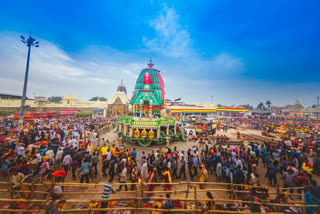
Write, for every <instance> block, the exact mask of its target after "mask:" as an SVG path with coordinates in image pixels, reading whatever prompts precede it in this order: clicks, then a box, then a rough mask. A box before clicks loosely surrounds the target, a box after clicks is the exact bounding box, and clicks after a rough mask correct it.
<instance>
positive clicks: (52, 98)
mask: <svg viewBox="0 0 320 214" xmlns="http://www.w3.org/2000/svg"><path fill="white" fill-rule="evenodd" d="M48 100H49V101H50V102H54V103H59V102H60V101H61V100H62V97H55V96H52V97H49V98H48Z"/></svg>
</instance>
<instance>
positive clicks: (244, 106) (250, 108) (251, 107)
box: [238, 104, 253, 110]
mask: <svg viewBox="0 0 320 214" xmlns="http://www.w3.org/2000/svg"><path fill="white" fill-rule="evenodd" d="M238 107H241V108H247V109H249V110H252V109H253V106H251V105H250V104H245V105H238Z"/></svg>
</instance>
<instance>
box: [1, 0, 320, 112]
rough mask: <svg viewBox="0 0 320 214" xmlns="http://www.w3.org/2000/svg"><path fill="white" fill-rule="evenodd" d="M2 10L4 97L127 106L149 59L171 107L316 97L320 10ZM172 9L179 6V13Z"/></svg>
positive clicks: (133, 6) (51, 6) (277, 6)
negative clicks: (26, 40)
mask: <svg viewBox="0 0 320 214" xmlns="http://www.w3.org/2000/svg"><path fill="white" fill-rule="evenodd" d="M18 2H20V1H5V2H2V3H1V7H0V93H10V94H21V93H22V87H23V78H24V72H25V63H26V55H27V48H26V47H25V46H24V44H22V43H21V42H20V39H19V36H20V35H25V36H28V35H29V34H30V32H31V33H32V36H34V37H35V38H36V39H37V40H39V41H40V47H39V48H34V49H32V54H31V64H30V75H29V83H28V92H27V95H28V96H29V97H32V96H34V95H36V96H40V95H42V96H47V97H48V96H63V95H66V94H68V93H73V94H74V95H76V96H77V97H78V98H80V99H83V100H87V99H90V98H91V97H93V96H104V97H107V98H108V99H110V98H111V96H112V95H113V94H114V92H115V91H116V89H117V86H118V85H119V83H120V81H121V80H124V83H125V85H126V87H127V90H128V92H129V97H131V94H132V91H133V89H134V85H135V80H136V78H137V76H138V74H139V72H140V71H141V69H143V68H144V67H146V64H147V63H148V60H149V58H150V57H152V60H153V62H154V64H155V66H154V67H155V68H157V69H159V70H160V71H161V73H162V76H163V78H164V80H165V91H166V98H169V99H175V98H178V97H182V99H183V100H184V101H186V102H211V96H213V101H214V103H215V104H220V103H222V104H225V105H232V104H235V105H239V104H247V103H249V104H251V105H254V106H256V105H257V104H258V102H260V101H264V102H265V101H266V100H270V101H271V102H272V104H273V105H285V104H292V103H294V102H295V100H296V99H299V100H300V101H301V102H302V104H304V105H306V106H309V105H311V104H314V103H315V102H316V96H318V95H320V84H319V83H320V50H319V49H320V28H319V20H320V13H319V12H318V8H319V6H320V3H318V2H319V1H316V0H314V1H313V0H309V1H298V0H296V1H295V0H282V1H270V0H269V1H264V0H261V1H246V0H243V1H237V0H234V1H230V0H223V1H214V0H212V1H209V0H208V1H204V0H199V1H191V0H190V1H167V2H166V1H156V0H148V1H144V0H141V1H108V0H95V1H87V0H77V1H76V0H68V1H63V0H55V1H40V0H30V1H28V3H27V2H24V1H21V2H20V4H19V3H18ZM173 2H174V3H173Z"/></svg>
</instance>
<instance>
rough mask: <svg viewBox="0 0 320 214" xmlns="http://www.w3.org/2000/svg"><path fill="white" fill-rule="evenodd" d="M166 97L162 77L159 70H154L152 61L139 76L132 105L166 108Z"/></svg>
mask: <svg viewBox="0 0 320 214" xmlns="http://www.w3.org/2000/svg"><path fill="white" fill-rule="evenodd" d="M164 95H165V94H164V82H163V79H162V76H161V74H160V71H159V70H157V69H155V68H153V64H152V61H151V60H150V62H149V64H148V67H147V68H145V69H143V70H142V71H141V72H140V74H139V77H138V79H137V82H136V86H135V89H134V93H133V95H132V98H131V101H130V104H135V105H139V106H143V105H148V106H164V104H165V102H164V100H165V99H164Z"/></svg>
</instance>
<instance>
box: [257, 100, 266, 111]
mask: <svg viewBox="0 0 320 214" xmlns="http://www.w3.org/2000/svg"><path fill="white" fill-rule="evenodd" d="M257 109H260V110H265V109H266V107H265V106H264V104H263V102H260V103H259V104H258V106H257Z"/></svg>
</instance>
